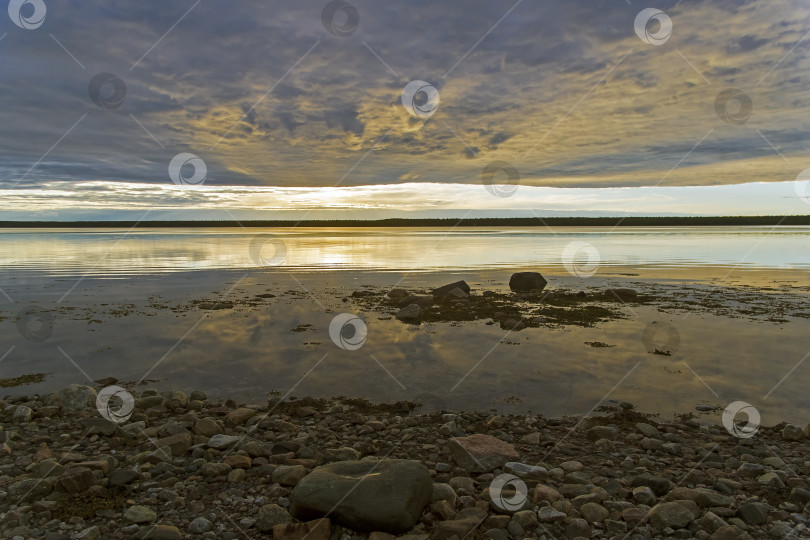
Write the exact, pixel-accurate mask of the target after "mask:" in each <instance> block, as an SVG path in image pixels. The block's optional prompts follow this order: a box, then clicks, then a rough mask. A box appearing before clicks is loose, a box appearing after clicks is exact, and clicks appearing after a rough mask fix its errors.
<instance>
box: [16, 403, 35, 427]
mask: <svg viewBox="0 0 810 540" xmlns="http://www.w3.org/2000/svg"><path fill="white" fill-rule="evenodd" d="M33 416H34V410H33V409H32V408H31V407H26V406H25V405H17V407H16V408H15V409H14V414H13V415H12V417H11V420H12V421H13V422H17V423H27V422H30V421H31V418H33Z"/></svg>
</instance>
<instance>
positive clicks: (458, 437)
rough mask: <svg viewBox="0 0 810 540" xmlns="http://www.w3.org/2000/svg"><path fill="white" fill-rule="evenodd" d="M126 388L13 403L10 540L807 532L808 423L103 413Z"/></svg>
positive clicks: (601, 415) (1, 484)
mask: <svg viewBox="0 0 810 540" xmlns="http://www.w3.org/2000/svg"><path fill="white" fill-rule="evenodd" d="M116 382H117V381H115V380H114V379H108V380H100V381H98V384H95V385H93V386H84V385H71V386H69V387H66V388H63V389H61V390H59V391H58V392H55V393H53V394H49V395H41V396H15V397H6V398H5V399H4V400H3V401H2V402H0V415H1V416H0V418H2V431H0V438H1V439H2V440H3V443H2V447H0V454H1V456H0V508H2V512H1V513H0V520H1V521H2V526H0V535H2V537H3V538H13V539H28V538H42V539H47V540H60V539H79V538H81V539H96V538H115V539H128V538H143V539H180V538H210V539H214V538H224V539H229V538H268V537H271V536H272V537H273V538H278V539H283V540H304V539H308V540H327V539H332V540H361V539H366V538H369V539H371V540H390V539H393V538H395V537H396V538H402V539H406V540H428V539H438V540H452V539H457V540H463V539H474V538H475V539H478V538H487V539H490V540H509V539H513V540H519V539H530V538H537V539H552V538H567V539H581V538H609V539H624V538H628V539H642V538H645V539H647V538H684V539H685V538H698V539H707V538H711V539H734V538H804V537H810V529H809V528H808V527H807V521H808V519H809V518H810V504H808V503H810V484H809V483H808V473H810V460H808V457H807V456H808V450H810V439H808V437H809V436H810V429H808V428H805V429H802V428H801V427H799V426H794V425H788V424H779V425H774V426H768V427H766V426H756V427H758V430H755V432H754V431H752V430H748V431H745V430H744V429H743V430H742V431H739V432H737V431H733V430H729V429H728V426H723V425H711V424H708V425H707V423H706V421H707V420H712V418H711V417H709V418H700V417H696V416H694V415H693V414H686V415H680V416H677V417H675V418H674V419H672V420H665V419H663V418H661V417H658V416H653V415H646V414H642V413H640V412H638V411H636V410H635V408H634V407H633V406H632V405H631V404H629V403H618V404H610V405H609V406H602V407H599V408H597V409H596V410H594V411H593V412H592V413H591V414H590V415H588V416H569V417H561V418H544V417H543V416H540V415H522V416H510V415H501V414H491V413H485V412H465V411H451V410H443V411H437V412H434V413H430V414H423V413H420V411H419V408H420V407H419V403H411V402H397V403H388V404H374V403H371V402H369V401H366V400H361V399H356V398H332V399H311V398H302V399H296V398H294V397H292V396H287V397H286V399H283V400H282V399H280V398H271V399H270V400H269V401H268V402H267V403H262V404H251V403H241V402H239V401H238V399H229V400H224V401H223V400H211V399H208V398H207V396H206V395H205V393H203V392H200V391H193V392H189V393H188V394H186V393H184V392H182V391H179V390H174V391H163V392H158V391H156V390H152V389H142V387H141V388H137V387H132V388H129V390H128V391H126V392H120V394H119V398H120V397H121V396H124V401H123V402H113V401H110V402H109V403H108V404H107V407H108V409H107V410H106V415H105V414H104V413H105V410H104V409H103V408H99V405H100V404H103V403H104V401H103V400H100V399H99V395H100V392H101V393H103V392H104V390H102V389H103V388H106V387H109V386H110V385H113V384H115V383H116ZM116 388H120V387H116ZM129 396H131V397H132V401H131V402H127V398H128V397H129ZM115 410H119V411H120V412H121V413H126V414H122V415H120V416H112V417H111V418H112V421H111V420H108V419H105V417H104V416H108V417H109V416H110V414H111V411H113V412H114V411H115ZM715 412H719V411H715ZM698 419H701V420H702V421H701V422H698V421H697V420H698ZM716 419H717V416H715V417H714V418H713V420H715V423H717V422H716ZM735 430H736V428H735Z"/></svg>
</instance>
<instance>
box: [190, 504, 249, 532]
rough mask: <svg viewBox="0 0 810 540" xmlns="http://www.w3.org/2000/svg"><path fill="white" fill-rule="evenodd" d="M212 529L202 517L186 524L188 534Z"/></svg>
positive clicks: (209, 523)
mask: <svg viewBox="0 0 810 540" xmlns="http://www.w3.org/2000/svg"><path fill="white" fill-rule="evenodd" d="M259 513H261V510H259ZM213 528H214V526H213V525H212V524H211V522H210V521H208V520H207V519H205V518H204V517H198V518H194V519H193V520H191V523H189V524H188V532H190V533H191V534H202V533H206V532H208V531H210V530H211V529H213Z"/></svg>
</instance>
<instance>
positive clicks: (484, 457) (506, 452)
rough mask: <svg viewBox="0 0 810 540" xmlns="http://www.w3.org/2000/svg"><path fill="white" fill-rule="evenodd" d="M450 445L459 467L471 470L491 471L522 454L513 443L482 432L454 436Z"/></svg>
mask: <svg viewBox="0 0 810 540" xmlns="http://www.w3.org/2000/svg"><path fill="white" fill-rule="evenodd" d="M448 446H449V448H450V453H451V454H452V455H453V459H455V461H456V463H458V465H459V467H461V468H462V469H465V470H467V471H470V472H489V471H492V470H494V469H496V468H498V467H502V466H503V465H505V464H506V463H508V462H510V461H514V460H517V459H520V454H518V452H517V450H515V447H514V446H512V445H511V444H509V443H506V442H504V441H502V440H500V439H497V438H495V437H493V436H491V435H483V434H480V433H477V434H475V435H470V436H468V437H453V438H451V439H450V440H449V442H448Z"/></svg>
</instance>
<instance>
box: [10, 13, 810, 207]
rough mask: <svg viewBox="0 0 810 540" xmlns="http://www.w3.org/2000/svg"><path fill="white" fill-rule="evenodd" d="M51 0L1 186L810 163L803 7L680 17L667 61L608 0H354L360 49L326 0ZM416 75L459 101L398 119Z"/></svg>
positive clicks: (663, 49) (22, 74)
mask: <svg viewBox="0 0 810 540" xmlns="http://www.w3.org/2000/svg"><path fill="white" fill-rule="evenodd" d="M51 4H53V5H51ZM51 4H49V11H48V18H47V20H46V23H45V24H44V25H43V27H42V28H40V29H39V30H36V31H25V30H22V29H18V28H16V27H13V26H12V25H10V24H7V25H6V26H5V27H4V28H6V29H7V31H8V35H7V36H6V38H5V39H4V40H3V41H2V42H0V69H2V70H3V73H4V77H3V80H2V81H0V106H2V108H3V110H4V111H5V115H4V125H5V126H6V129H4V130H2V132H1V133H0V144H2V147H3V148H4V149H5V152H4V153H3V155H2V156H0V186H5V187H10V186H12V185H14V184H17V183H19V186H18V187H21V188H37V187H38V186H48V189H51V187H52V186H53V182H64V183H65V187H64V189H66V190H75V192H76V193H86V191H85V190H84V188H82V189H80V188H79V187H78V186H80V185H81V186H86V185H88V184H86V182H91V184H90V185H93V186H94V189H99V188H100V186H101V184H99V183H98V182H109V183H126V184H127V185H130V184H133V183H144V184H153V185H159V186H165V185H167V184H168V183H169V179H168V174H167V167H168V163H169V161H170V160H171V159H172V157H173V156H174V155H176V154H177V153H180V152H191V153H194V154H196V155H198V156H200V157H201V158H202V159H203V160H204V161H205V162H206V164H207V166H208V170H209V177H208V179H207V180H206V183H207V184H208V185H212V186H234V185H243V186H279V187H288V188H296V187H297V188H310V187H326V186H332V185H335V184H336V183H339V184H340V185H341V186H369V185H390V184H395V183H398V182H403V181H411V180H414V179H415V180H418V181H420V182H431V183H437V184H441V183H447V184H460V183H468V184H477V183H478V181H479V180H478V179H479V176H480V173H481V171H482V170H483V169H484V167H485V166H486V165H487V164H488V163H490V162H492V161H506V162H508V163H510V164H512V165H513V166H514V167H515V168H516V169H517V170H518V171H520V174H521V177H522V182H523V183H524V184H525V185H533V186H558V187H559V186H565V187H588V188H592V187H605V188H608V187H621V186H626V187H630V186H636V187H640V186H656V185H660V186H690V185H718V184H723V185H727V184H740V183H746V182H784V181H787V180H790V179H792V178H794V177H795V175H796V173H797V172H798V171H799V170H801V169H804V168H806V167H805V166H804V165H806V163H805V160H806V159H807V156H806V150H805V149H806V143H807V135H806V129H805V126H804V124H803V120H802V119H803V118H804V117H806V114H807V112H808V111H807V108H808V106H810V85H808V84H807V81H806V80H805V77H804V76H803V75H801V74H802V73H806V72H807V68H808V67H810V57H809V56H808V48H807V47H808V45H807V43H810V42H808V41H804V42H801V41H800V40H801V39H802V37H803V36H804V35H805V33H806V28H807V27H808V23H810V8H808V7H807V5H806V3H805V2H803V1H801V0H776V1H774V2H769V3H767V4H763V3H758V2H753V1H744V2H739V1H724V2H716V1H711V2H710V1H708V0H694V1H686V2H681V3H678V4H674V2H670V4H672V6H671V7H670V6H662V7H663V8H669V11H668V14H669V15H670V16H671V18H672V20H673V28H674V30H673V34H672V37H671V38H670V39H669V41H667V43H665V44H664V45H661V46H652V45H648V44H646V43H643V42H642V41H641V40H640V39H638V37H637V36H636V35H635V33H634V31H633V20H634V18H635V15H636V13H637V11H638V8H637V7H633V6H628V5H626V4H625V3H622V2H610V1H607V0H600V1H597V2H593V1H586V0H576V1H572V2H565V3H539V4H538V3H530V2H523V3H521V4H520V5H518V6H517V7H515V9H514V11H512V12H511V13H509V14H508V15H506V13H507V10H508V9H509V8H510V7H511V6H512V4H508V5H507V4H499V3H495V2H487V1H485V0H473V1H462V0H453V1H450V2H442V3H436V2H428V1H427V0H420V1H415V2H413V1H411V2H405V1H404V0H403V1H400V0H396V1H392V2H385V3H379V2H371V1H361V0H357V1H356V2H355V5H356V7H357V9H358V12H359V13H360V27H359V28H358V30H357V31H356V32H355V33H354V34H353V35H352V36H350V37H347V38H339V37H336V36H333V35H331V34H329V33H328V32H327V31H326V30H325V28H324V27H323V25H322V24H321V20H320V16H321V9H322V8H323V5H324V4H325V2H321V1H314V0H306V1H302V2H296V3H286V4H283V5H275V4H274V5H270V4H268V3H232V4H227V5H223V4H217V3H209V2H202V3H200V4H199V5H198V6H197V7H195V8H194V9H191V10H190V11H188V13H187V15H185V16H184V17H183V15H184V13H186V11H187V10H189V8H191V7H192V5H193V4H192V3H191V2H172V3H168V4H167V3H165V2H157V0H144V1H142V2H137V3H132V2H127V1H125V0H114V1H112V2H110V1H104V2H102V1H101V0H88V1H86V2H83V3H82V4H81V7H76V6H73V7H70V8H68V7H67V6H62V5H60V4H56V3H53V2H52V3H51ZM181 17H182V20H180V19H181ZM178 21H179V22H178ZM498 21H500V22H498ZM496 23H498V24H496ZM175 24H176V26H174V25H175ZM3 31H6V30H3ZM167 31H168V33H167ZM60 44H61V45H60ZM62 47H64V49H66V50H67V51H69V53H68V52H66V51H65V50H63V48H62ZM71 55H72V56H73V58H71ZM80 64H81V65H80ZM103 71H104V72H110V73H114V74H116V75H118V76H119V77H121V78H122V79H123V80H124V82H125V83H126V86H127V93H126V99H125V101H124V104H123V106H122V107H121V108H120V109H117V110H103V109H101V108H99V107H97V106H96V105H95V104H94V103H93V102H92V101H91V100H90V98H89V96H88V89H87V85H88V83H89V81H90V79H91V78H92V77H93V76H94V75H95V74H97V73H100V72H103ZM414 79H421V80H425V81H428V82H430V83H431V84H433V85H435V86H436V88H438V90H439V92H440V96H441V101H440V105H439V109H438V111H437V112H436V114H434V115H433V116H431V117H430V118H428V119H416V118H414V117H412V116H410V115H409V114H408V113H407V111H406V110H405V109H404V107H402V105H401V104H400V93H401V91H402V88H403V87H404V86H405V85H406V84H407V83H408V82H409V81H411V80H414ZM728 87H734V88H739V89H741V90H742V91H743V92H745V93H746V94H747V95H749V96H750V97H751V99H752V102H753V112H752V114H751V116H750V118H749V119H748V121H747V122H745V123H744V124H736V125H735V124H729V123H726V122H724V121H723V120H722V119H721V118H719V117H718V115H717V114H716V112H715V100H716V98H717V96H718V94H719V93H720V92H721V91H722V90H724V89H725V88H728ZM82 115H86V116H84V117H83V116H82ZM81 118H83V119H81ZM79 119H81V120H80V122H79V123H78V125H76V126H75V127H74V128H73V129H72V130H71V126H74V123H76V122H77V121H78V120H79ZM69 130H70V131H69ZM68 131H69V133H68ZM21 179H22V180H21ZM128 189H130V188H128ZM159 189H162V188H159ZM471 189H472V188H471ZM25 193H28V194H29V195H30V193H31V192H30V191H25ZM121 193H123V192H121ZM387 193H388V194H389V195H391V196H392V197H393V196H394V193H395V192H394V191H388V192H387ZM119 195H120V193H119ZM133 196H134V195H133ZM197 196H199V194H198V195H197ZM140 200H145V199H140ZM515 200H516V201H517V199H515ZM216 201H217V200H216V199H212V200H211V202H212V203H213V202H216ZM88 204H89V203H88ZM138 204H140V203H138ZM218 204H225V203H224V202H223V201H219V202H218ZM392 204H393V205H396V204H397V200H396V199H392ZM479 204H483V203H479Z"/></svg>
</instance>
